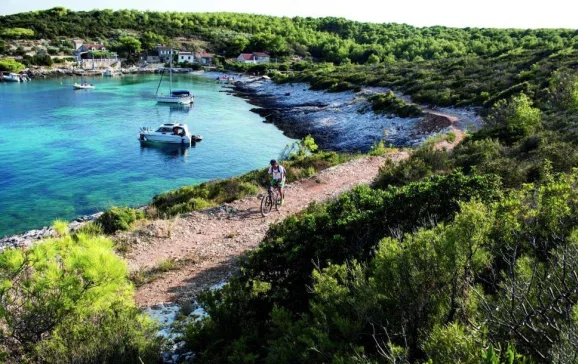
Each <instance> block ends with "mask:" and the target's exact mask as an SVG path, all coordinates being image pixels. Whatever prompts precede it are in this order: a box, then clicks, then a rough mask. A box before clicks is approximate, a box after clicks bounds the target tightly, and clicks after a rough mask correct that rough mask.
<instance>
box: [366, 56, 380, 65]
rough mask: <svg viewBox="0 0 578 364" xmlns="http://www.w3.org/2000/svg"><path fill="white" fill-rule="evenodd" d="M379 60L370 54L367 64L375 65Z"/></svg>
mask: <svg viewBox="0 0 578 364" xmlns="http://www.w3.org/2000/svg"><path fill="white" fill-rule="evenodd" d="M379 61H380V59H379V56H378V55H377V54H371V55H370V56H369V57H368V58H367V63H369V64H377V63H379Z"/></svg>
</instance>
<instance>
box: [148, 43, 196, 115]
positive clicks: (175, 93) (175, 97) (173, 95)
mask: <svg viewBox="0 0 578 364" xmlns="http://www.w3.org/2000/svg"><path fill="white" fill-rule="evenodd" d="M163 75H164V69H163V73H162V74H161V79H160V80H159V85H158V86H157V93H156V95H155V96H156V99H157V102H161V103H167V104H179V105H189V104H192V103H193V102H195V96H193V95H192V94H191V92H190V91H189V90H173V54H172V52H171V55H170V67H169V94H168V95H162V94H161V95H159V94H158V92H159V88H160V86H161V82H162V81H163Z"/></svg>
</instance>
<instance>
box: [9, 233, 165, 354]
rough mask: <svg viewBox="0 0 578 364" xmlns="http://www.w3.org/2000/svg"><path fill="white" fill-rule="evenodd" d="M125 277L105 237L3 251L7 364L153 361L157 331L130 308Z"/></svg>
mask: <svg viewBox="0 0 578 364" xmlns="http://www.w3.org/2000/svg"><path fill="white" fill-rule="evenodd" d="M126 274H127V271H126V263H125V262H124V261H123V260H122V259H121V258H119V257H118V256H116V255H115V254H114V252H113V250H112V241H110V240H109V239H106V238H104V237H89V236H87V235H78V236H77V238H76V239H73V238H72V237H70V236H64V237H61V238H59V239H49V240H45V241H43V242H41V243H38V244H36V245H33V246H32V247H30V248H29V249H26V250H21V249H6V250H4V251H3V252H2V253H0V306H1V307H2V309H1V310H0V351H5V352H7V355H8V357H9V358H12V360H8V361H9V362H12V361H24V362H48V363H62V362H68V363H105V362H109V363H111V362H117V363H140V362H141V361H140V360H144V361H146V362H154V361H156V358H157V357H158V355H159V349H160V347H159V345H160V342H159V341H158V340H157V337H156V329H155V327H154V325H153V324H152V323H151V321H150V319H148V318H147V317H145V316H143V315H142V314H140V312H139V310H138V309H137V308H136V307H135V305H134V301H133V293H134V292H133V289H132V286H131V284H130V283H129V282H128V280H127V278H126Z"/></svg>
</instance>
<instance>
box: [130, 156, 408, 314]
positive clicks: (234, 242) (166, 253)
mask: <svg viewBox="0 0 578 364" xmlns="http://www.w3.org/2000/svg"><path fill="white" fill-rule="evenodd" d="M408 156H409V155H408V153H405V152H400V153H391V154H389V155H388V156H386V157H387V158H391V159H393V160H396V161H399V160H401V159H405V158H407V157H408ZM386 157H385V156H384V157H364V158H361V159H356V160H353V161H351V162H348V163H344V164H341V165H338V166H335V167H332V168H329V169H327V170H324V171H322V172H320V173H319V174H318V175H317V176H314V177H312V178H309V179H306V180H301V181H297V182H294V183H292V184H289V185H288V186H287V187H286V203H285V205H284V206H282V207H281V208H280V211H279V212H272V213H271V214H270V215H269V216H267V217H266V218H263V217H261V214H260V212H259V203H260V200H259V199H258V198H256V197H249V198H245V199H242V200H238V201H235V202H233V203H231V204H226V205H223V206H221V207H219V208H215V209H209V210H206V211H201V212H193V213H190V214H187V215H185V216H181V217H178V218H176V219H173V220H168V221H167V220H158V221H154V222H153V223H151V224H149V225H147V226H144V227H142V228H140V229H138V230H136V231H134V232H132V233H130V234H129V236H125V237H124V238H125V239H129V240H132V242H133V244H135V245H136V247H135V249H134V251H133V252H132V253H131V254H129V256H128V257H127V260H128V264H129V269H130V270H131V271H137V270H139V269H145V270H146V269H150V268H153V267H156V266H158V264H159V262H161V261H164V260H167V259H171V258H173V259H177V260H181V262H182V263H181V267H180V269H178V270H174V271H169V272H166V273H163V274H162V276H160V277H159V278H158V279H156V280H154V281H153V282H151V283H148V284H145V285H143V286H141V287H140V288H138V289H137V303H138V305H139V306H150V305H154V304H159V303H164V302H178V301H182V300H184V299H190V298H193V297H194V296H195V295H196V294H197V293H198V292H199V291H200V290H201V289H205V288H207V287H209V286H211V285H213V284H216V283H218V282H221V281H223V280H225V279H226V278H227V277H228V276H229V275H230V274H231V273H232V272H233V271H234V269H235V266H236V260H237V258H238V257H239V255H240V254H242V253H243V252H246V251H248V250H251V249H255V248H256V247H257V246H258V244H259V242H261V241H262V240H263V237H264V236H265V233H266V232H267V229H268V227H269V225H270V224H271V223H274V222H276V221H280V220H282V219H284V218H285V217H287V216H289V215H292V214H295V213H296V212H299V211H301V210H303V209H304V208H305V207H307V205H309V203H311V202H313V201H317V202H321V201H326V200H328V199H332V198H335V197H337V196H339V195H340V194H342V193H343V192H345V191H348V190H350V189H351V188H353V187H355V186H356V185H359V184H368V183H370V182H371V181H372V180H373V179H374V178H375V177H376V176H377V173H378V170H379V167H380V166H381V165H382V164H383V161H384V160H385V159H386Z"/></svg>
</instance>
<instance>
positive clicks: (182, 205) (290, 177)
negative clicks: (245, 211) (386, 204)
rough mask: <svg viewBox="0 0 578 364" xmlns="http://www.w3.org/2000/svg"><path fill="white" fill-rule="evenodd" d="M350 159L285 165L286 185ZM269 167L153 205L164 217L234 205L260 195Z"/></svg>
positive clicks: (326, 155)
mask: <svg viewBox="0 0 578 364" xmlns="http://www.w3.org/2000/svg"><path fill="white" fill-rule="evenodd" d="M304 141H305V146H303V148H311V149H313V150H315V149H316V147H317V146H316V145H315V143H314V141H313V138H305V139H304ZM351 158H352V157H351V156H348V155H345V154H338V153H335V152H320V153H315V154H311V155H309V156H306V157H300V158H296V159H294V160H290V161H285V162H283V166H284V167H285V169H286V170H287V182H289V183H291V182H294V181H296V180H298V179H301V178H307V177H311V176H313V175H315V174H316V173H317V172H319V171H321V170H323V169H326V168H329V167H332V166H335V165H337V164H340V163H344V162H347V161H349V160H351ZM266 175H267V168H265V169H261V170H256V171H252V172H249V173H246V174H244V175H241V176H239V177H235V178H229V179H225V180H217V181H210V182H205V183H201V184H200V185H195V186H185V187H182V188H179V189H177V190H174V191H169V192H165V193H163V194H160V195H157V196H155V197H154V198H153V201H152V204H151V205H152V206H154V207H155V209H156V210H157V212H158V213H160V214H161V215H164V216H167V217H168V216H174V215H177V214H181V213H186V212H190V211H195V210H200V209H204V208H208V207H212V206H217V205H220V204H223V203H227V202H232V201H234V200H238V199H241V198H244V197H247V196H251V195H255V194H257V193H258V192H259V187H261V186H263V187H264V186H265V185H264V181H265V180H266V178H265V177H266Z"/></svg>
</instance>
